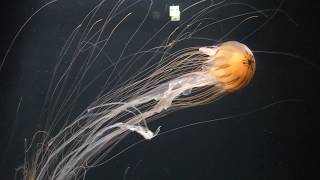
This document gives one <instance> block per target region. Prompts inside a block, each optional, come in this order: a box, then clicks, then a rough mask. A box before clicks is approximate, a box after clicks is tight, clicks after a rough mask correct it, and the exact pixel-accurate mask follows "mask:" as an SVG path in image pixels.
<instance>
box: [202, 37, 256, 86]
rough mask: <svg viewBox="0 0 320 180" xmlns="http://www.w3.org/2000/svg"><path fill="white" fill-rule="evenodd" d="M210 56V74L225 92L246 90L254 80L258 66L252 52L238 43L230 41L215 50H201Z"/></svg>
mask: <svg viewBox="0 0 320 180" xmlns="http://www.w3.org/2000/svg"><path fill="white" fill-rule="evenodd" d="M200 51H202V52H203V53H205V54H207V55H208V56H209V62H210V63H209V64H210V67H209V73H210V76H213V77H214V78H215V80H216V81H217V83H218V84H219V85H221V87H222V88H223V90H225V91H228V92H234V91H238V90H240V89H242V88H244V87H245V86H246V85H247V84H248V83H249V82H250V81H251V79H252V77H253V75H254V73H255V70H256V64H255V59H254V56H253V53H252V51H251V50H250V49H249V48H248V47H247V46H246V45H244V44H242V43H239V42H237V41H228V42H225V43H222V44H220V45H218V46H217V47H214V48H207V47H204V48H200Z"/></svg>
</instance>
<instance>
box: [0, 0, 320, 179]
mask: <svg viewBox="0 0 320 180" xmlns="http://www.w3.org/2000/svg"><path fill="white" fill-rule="evenodd" d="M96 2H97V1H92V2H87V1H84V0H83V1H82V0H80V1H66V0H65V1H59V2H57V3H55V4H53V5H52V6H50V7H48V8H47V9H46V10H44V11H41V12H40V13H39V14H38V15H37V16H35V17H34V18H33V20H32V21H31V22H30V23H29V24H28V25H27V26H26V27H25V29H24V30H23V31H22V33H21V35H20V36H19V38H18V39H17V41H16V43H15V45H14V47H13V49H12V51H11V52H10V54H9V56H8V59H7V61H6V63H5V64H4V67H3V70H2V72H1V76H0V92H1V96H0V106H1V107H0V114H1V117H0V121H1V129H0V135H1V136H0V137H1V139H0V140H1V141H0V150H1V151H0V152H1V167H0V179H1V180H2V179H13V175H14V168H16V167H17V166H19V165H20V164H21V163H22V162H23V157H24V154H23V149H24V145H23V144H24V143H23V139H24V138H27V139H30V138H31V136H32V134H33V133H34V132H35V131H36V130H37V129H39V128H41V127H42V126H43V122H42V121H41V119H40V120H39V114H40V110H41V107H42V103H43V99H44V96H45V93H46V88H47V86H48V82H49V78H50V75H51V74H52V68H53V66H54V64H55V62H56V58H57V56H58V53H59V51H60V48H61V47H62V45H63V43H64V41H65V40H66V38H67V37H68V35H69V34H70V33H71V31H72V30H73V29H74V28H75V26H76V25H77V24H78V23H79V22H80V21H81V19H82V18H83V17H84V15H85V14H86V13H87V12H88V11H89V10H90V9H91V8H92V7H93V6H94V4H95V3H96ZM192 2H196V1H190V0H189V1H155V2H154V6H153V8H152V10H151V12H158V13H159V15H160V16H159V17H158V16H157V15H155V16H154V17H150V18H148V19H147V21H146V23H145V26H144V27H143V28H142V33H139V34H138V35H137V37H136V39H135V40H134V41H133V43H132V44H131V46H130V48H129V51H132V52H134V51H135V50H136V49H135V46H139V45H141V42H144V41H145V40H146V37H149V36H150V35H152V34H153V33H155V32H156V31H157V30H158V29H159V28H160V27H161V25H162V24H163V23H164V22H166V21H167V20H168V16H167V15H166V14H167V13H168V12H167V10H166V9H167V8H168V5H171V4H179V5H180V6H182V7H186V6H188V5H189V4H191V3H192ZM232 2H246V3H249V4H250V5H253V6H255V7H256V8H258V9H269V8H273V9H275V8H277V7H278V6H279V4H280V3H281V2H280V1H276V0H271V1H270V0H263V1H249V0H247V1H232ZM1 4H2V5H1V9H2V10H1V12H0V13H1V17H0V19H1V36H0V37H1V43H0V44H1V48H0V52H1V53H0V54H1V57H2V56H3V55H4V54H5V51H6V49H7V47H8V46H9V44H10V41H11V40H12V38H13V37H14V35H15V33H16V32H17V31H18V28H19V27H20V26H21V25H22V24H23V23H24V22H25V20H26V19H27V18H28V17H29V16H30V15H31V14H32V13H33V12H34V11H35V10H36V9H38V8H39V7H40V6H41V5H43V4H44V2H43V1H41V2H40V1H39V2H38V1H31V0H26V1H18V0H3V1H2V3H1ZM146 5H147V3H145V4H143V3H142V4H141V5H139V6H137V7H136V9H135V12H136V17H137V19H135V18H133V19H131V20H130V19H129V20H128V22H127V23H126V24H125V25H124V27H123V28H120V29H119V30H118V31H117V33H118V36H116V37H115V38H114V39H113V41H112V42H113V43H112V47H110V48H112V52H113V53H114V54H112V53H111V56H115V57H116V55H117V54H119V52H120V50H121V47H122V45H123V43H124V42H125V41H126V40H127V36H126V35H127V34H128V32H132V31H133V30H134V29H135V28H136V25H137V20H138V19H139V17H140V18H141V17H143V16H144V14H145V12H146V11H147V6H146ZM281 9H283V10H284V11H285V12H286V13H287V14H288V15H289V16H290V17H291V18H292V19H294V21H295V22H296V23H297V24H294V23H292V22H291V21H290V19H289V18H288V17H286V16H284V15H283V14H281V13H279V14H277V15H275V16H274V17H273V19H272V20H271V21H270V22H268V23H267V24H266V25H265V26H264V27H263V28H262V29H261V30H259V31H258V32H256V33H255V34H254V35H252V36H251V37H250V38H248V39H246V40H245V41H244V43H245V44H247V45H248V46H249V47H250V48H251V49H253V50H271V51H279V52H289V53H292V54H294V55H297V56H301V57H303V59H297V58H294V57H290V56H283V55H272V54H262V53H257V54H255V57H256V61H257V72H256V75H255V77H254V79H253V81H252V83H251V84H250V85H249V86H248V87H247V88H245V89H244V90H243V91H241V92H237V93H234V94H231V95H229V96H227V97H225V98H223V99H221V100H219V101H218V102H215V103H212V104H210V105H206V106H202V107H195V108H191V109H185V110H181V111H179V112H175V113H173V114H170V115H168V116H166V117H164V118H161V119H159V120H158V121H156V122H155V123H153V124H152V125H151V128H152V129H154V128H155V127H157V126H158V125H161V126H162V127H163V128H162V131H166V130H170V129H173V128H176V127H179V126H183V125H187V124H190V123H194V122H200V121H205V120H209V119H214V118H219V117H226V116H230V115H235V114H239V113H245V112H250V111H253V110H257V109H258V108H260V107H262V106H265V105H268V104H271V103H274V102H279V101H281V100H288V99H298V100H299V101H290V102H287V103H280V104H278V105H273V106H271V107H270V108H267V109H264V110H261V111H258V112H256V113H253V114H250V115H247V116H242V117H239V118H232V119H228V120H225V121H219V122H214V123H208V124H202V125H198V126H192V127H189V128H184V129H181V130H178V131H175V132H172V133H168V134H165V135H163V136H159V137H157V138H155V139H154V140H152V141H149V142H144V143H141V144H139V145H137V146H135V147H134V148H132V149H130V150H129V151H127V152H126V153H124V154H122V155H120V156H119V157H117V158H116V159H114V160H112V161H111V162H109V163H107V164H105V165H103V166H100V167H98V168H94V169H92V170H90V172H89V173H88V175H87V177H88V179H94V180H95V179H123V175H124V172H125V171H126V169H128V173H127V180H138V179H139V180H143V179H153V180H155V179H167V180H169V179H184V180H187V179H273V180H275V179H318V178H319V177H320V176H319V170H320V169H319V166H320V165H319V160H320V158H319V154H318V152H319V149H317V145H319V133H318V131H319V128H320V123H319V117H320V113H319V108H318V106H319V100H320V99H319V95H318V92H319V90H320V88H319V85H318V83H319V82H320V81H319V80H320V78H319V77H318V74H319V72H320V68H317V67H316V66H318V67H319V57H320V48H319V44H318V42H319V40H320V39H319V35H318V33H319V32H318V29H317V28H316V27H317V24H318V16H319V13H318V9H317V8H316V6H315V5H314V4H311V3H310V1H298V0H290V1H289V0H288V1H285V2H284V4H283V5H282V6H281ZM198 10H200V9H194V10H193V12H197V11H198ZM241 10H243V9H241V8H240V7H237V6H236V7H234V8H229V9H228V11H218V15H219V16H222V17H227V16H229V14H232V13H234V12H237V11H241ZM140 13H141V14H140ZM190 15H191V13H190ZM182 18H184V17H182ZM239 21H240V20H235V21H231V22H228V23H224V24H222V25H221V26H219V28H218V30H215V31H214V32H211V30H210V29H206V30H205V31H203V32H201V33H202V34H201V35H203V36H207V37H208V36H214V37H216V38H219V37H221V35H223V34H224V33H225V31H226V30H228V29H230V27H232V26H234V25H235V24H234V23H235V22H238V23H239ZM264 21H265V19H264V20H263V19H261V20H259V21H258V22H259V23H255V22H254V21H253V22H252V24H250V23H247V24H246V25H244V26H243V27H242V28H240V29H239V30H236V31H235V32H234V33H232V34H230V35H229V36H227V37H226V39H225V40H240V39H241V38H242V37H244V36H245V35H246V34H248V32H251V31H252V30H253V29H254V28H256V27H258V26H259V24H261V22H264ZM176 25H178V23H176V24H175V23H173V24H172V25H170V27H169V28H168V30H166V31H165V32H164V33H163V34H162V35H160V36H159V39H163V38H166V35H167V33H169V32H171V31H172V29H173V28H174V27H176ZM193 43H195V44H197V42H193ZM199 43H200V42H199ZM201 43H203V42H201ZM310 64H317V65H310ZM96 71H99V68H98V69H96ZM131 71H134V69H131ZM94 73H95V72H92V75H94ZM101 81H103V80H101ZM97 86H98V85H97ZM95 93H96V91H95V90H94V88H92V89H90V90H89V91H88V92H86V93H85V95H84V97H83V100H82V102H83V103H81V102H79V105H78V106H79V107H77V109H76V110H75V114H76V113H77V112H79V111H81V109H82V108H85V104H87V103H88V101H89V100H90V95H92V94H95ZM21 97H22V101H21V104H20V109H19V112H18V113H17V107H18V104H19V101H20V99H21ZM140 139H141V137H139V136H137V135H134V134H132V136H130V137H127V138H126V140H125V141H126V142H125V143H128V144H130V143H133V142H136V141H137V140H140Z"/></svg>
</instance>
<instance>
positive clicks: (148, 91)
mask: <svg viewBox="0 0 320 180" xmlns="http://www.w3.org/2000/svg"><path fill="white" fill-rule="evenodd" d="M170 58H171V59H172V60H171V61H170V63H169V64H167V65H164V66H162V67H161V68H159V69H157V70H156V71H155V72H153V73H152V74H151V75H150V76H148V77H145V78H144V79H143V80H141V81H138V82H133V83H132V84H129V85H128V86H127V87H125V88H123V89H122V90H125V91H127V90H128V89H130V87H139V88H140V89H139V90H138V91H139V92H140V93H138V94H139V95H134V96H131V97H129V98H127V99H126V101H121V102H120V101H119V102H108V101H106V99H104V100H103V101H102V102H99V103H98V105H92V106H91V107H89V108H88V109H87V110H86V112H85V113H84V114H83V115H81V116H80V117H79V118H78V119H77V120H75V121H74V122H73V123H71V124H70V125H68V126H66V127H65V128H64V129H63V130H62V131H60V132H59V133H58V134H57V135H56V136H54V137H53V138H51V139H50V140H49V141H48V143H47V144H46V147H47V148H43V149H41V152H38V154H37V155H36V158H35V159H34V160H33V163H36V164H37V165H36V167H34V169H32V166H30V167H29V168H31V169H28V168H26V169H27V172H29V173H26V176H25V178H26V179H30V178H31V177H30V176H33V177H32V178H31V179H38V180H40V179H73V178H76V177H79V176H81V175H83V173H84V172H85V169H86V168H88V167H90V166H94V165H95V164H96V163H98V162H99V161H100V160H101V157H103V156H105V155H106V153H108V152H110V151H111V150H112V148H113V147H114V146H115V145H116V144H117V143H118V142H119V141H120V140H121V139H123V138H124V137H125V136H126V135H128V134H129V133H131V132H133V133H138V134H139V135H141V136H142V137H143V138H144V139H146V140H151V139H152V138H154V137H155V136H156V135H157V134H158V133H159V131H160V127H158V128H157V129H156V130H155V131H152V130H150V129H149V128H148V126H147V124H148V122H150V121H151V120H154V119H155V117H157V116H161V115H163V114H166V112H170V111H173V110H178V109H182V108H185V107H192V106H196V105H201V104H205V103H209V102H212V101H215V100H217V99H218V98H220V97H222V96H224V95H226V94H228V93H232V92H235V91H238V90H240V89H242V88H244V87H245V86H246V85H247V84H248V83H249V82H250V80H251V79H252V77H253V75H254V72H255V68H256V67H255V59H254V56H253V53H252V52H251V50H250V49H249V48H248V47H247V46H246V45H244V44H242V43H240V42H237V41H228V42H224V43H221V44H218V45H215V46H208V47H200V48H188V49H183V50H181V51H179V52H177V53H176V54H174V55H172V57H170ZM84 119H85V121H84Z"/></svg>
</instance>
